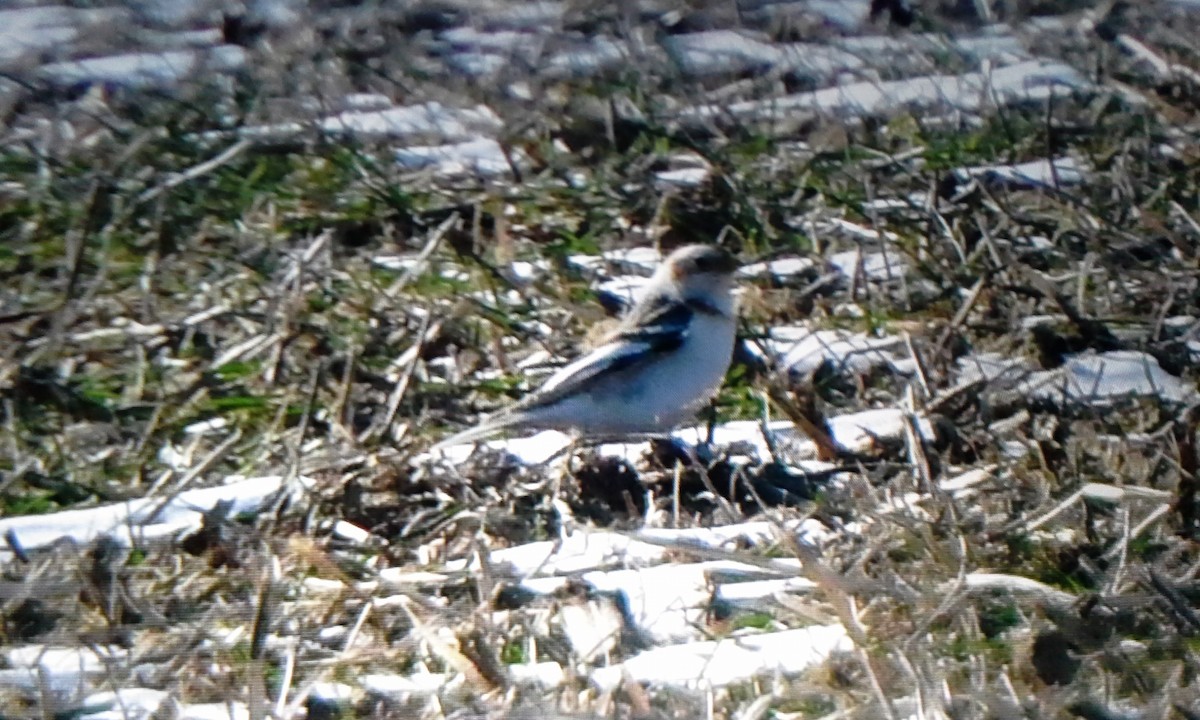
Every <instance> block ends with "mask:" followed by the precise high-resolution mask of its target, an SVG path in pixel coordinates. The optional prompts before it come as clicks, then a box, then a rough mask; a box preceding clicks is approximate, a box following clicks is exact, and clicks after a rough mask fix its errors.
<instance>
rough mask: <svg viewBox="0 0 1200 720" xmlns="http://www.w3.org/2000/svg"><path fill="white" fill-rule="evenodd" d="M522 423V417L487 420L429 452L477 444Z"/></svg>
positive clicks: (442, 442)
mask: <svg viewBox="0 0 1200 720" xmlns="http://www.w3.org/2000/svg"><path fill="white" fill-rule="evenodd" d="M520 422H521V416H520V415H506V416H503V417H497V418H492V419H490V420H485V421H483V422H482V423H480V424H479V425H476V426H475V427H473V428H471V429H470V430H463V431H462V432H460V433H455V434H454V435H451V436H450V437H448V438H445V439H444V440H440V441H439V442H438V443H437V444H435V445H434V446H433V447H431V448H430V449H429V450H430V452H438V451H440V450H444V449H446V448H448V447H450V446H451V445H465V444H466V443H470V442H475V441H476V440H482V439H484V438H486V437H488V436H490V435H495V434H496V433H498V432H500V431H501V430H503V429H504V428H506V427H511V426H512V425H516V424H519V423H520Z"/></svg>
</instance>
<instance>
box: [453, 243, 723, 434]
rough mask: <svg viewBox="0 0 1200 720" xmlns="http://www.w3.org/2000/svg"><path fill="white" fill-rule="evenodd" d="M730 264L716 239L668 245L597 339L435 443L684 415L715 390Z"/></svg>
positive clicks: (635, 424) (655, 428)
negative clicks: (532, 386) (643, 284)
mask: <svg viewBox="0 0 1200 720" xmlns="http://www.w3.org/2000/svg"><path fill="white" fill-rule="evenodd" d="M736 267H737V264H736V261H735V260H734V259H733V257H732V256H731V255H730V254H729V253H728V252H726V251H725V250H723V249H721V248H719V247H716V246H711V245H688V246H685V247H682V248H679V249H678V250H675V251H674V252H672V253H671V254H670V255H669V256H667V258H666V260H664V261H663V264H662V265H660V266H659V268H658V270H657V271H656V272H655V273H654V277H652V278H651V279H650V283H649V285H648V286H647V288H646V293H645V295H644V296H643V297H642V299H641V301H639V302H638V303H637V304H636V305H635V306H634V307H633V309H632V310H630V311H629V314H628V315H627V316H626V317H625V318H624V320H622V322H621V324H620V325H619V326H618V327H617V329H616V330H615V331H614V332H613V333H612V334H610V335H609V336H608V337H607V339H606V340H605V342H603V343H602V344H601V345H600V346H598V347H597V348H595V349H594V350H592V351H591V352H589V353H587V354H586V355H584V356H583V357H581V358H579V359H578V360H575V361H574V362H572V363H570V364H568V365H567V366H566V367H564V368H562V369H561V370H559V371H558V372H556V373H555V374H554V375H553V376H551V377H550V379H549V380H547V381H546V382H545V383H544V384H543V385H542V386H541V387H540V388H539V389H538V390H537V391H535V392H533V393H531V394H530V395H529V396H527V397H526V398H524V399H523V400H522V401H521V402H519V403H517V404H516V405H515V406H513V407H512V408H508V409H506V410H503V411H501V412H499V413H497V414H496V415H493V416H492V417H490V418H488V419H487V420H484V421H483V422H482V423H481V424H480V425H478V426H477V427H474V428H471V429H470V430H466V431H464V432H461V433H458V434H456V435H453V436H451V437H449V438H447V439H445V440H443V441H441V442H439V443H438V444H437V445H435V446H434V449H435V450H436V449H439V448H443V447H447V446H449V445H457V444H460V443H467V442H472V441H475V440H479V439H481V438H484V437H487V436H489V435H492V434H494V433H497V432H499V431H501V430H505V429H520V430H526V429H529V430H532V429H538V430H548V429H553V430H563V431H567V432H574V433H577V434H580V435H583V436H596V437H605V438H609V437H619V436H625V435H641V434H655V433H662V432H666V431H668V430H670V429H672V428H673V427H675V426H676V425H678V424H680V423H681V422H684V421H685V420H687V419H689V418H690V417H692V415H693V414H694V413H695V411H696V410H697V409H699V407H700V406H702V405H703V404H704V403H705V402H706V401H707V400H708V399H709V398H711V397H712V396H713V395H714V394H716V392H717V390H718V389H719V388H720V386H721V382H722V381H723V380H724V378H725V371H726V370H728V368H729V361H730V358H731V357H732V355H733V343H734V338H735V334H736V329H737V311H736V305H735V303H734V298H733V272H734V270H735V269H736Z"/></svg>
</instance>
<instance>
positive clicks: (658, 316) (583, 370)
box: [519, 298, 693, 409]
mask: <svg viewBox="0 0 1200 720" xmlns="http://www.w3.org/2000/svg"><path fill="white" fill-rule="evenodd" d="M692 317H693V312H692V310H691V308H689V307H688V306H687V305H683V304H681V303H678V302H673V301H671V300H668V299H666V298H663V299H662V300H661V301H659V302H656V303H654V305H653V306H652V307H651V309H650V310H649V311H647V312H646V313H645V314H643V315H641V322H639V323H638V324H636V325H631V326H629V327H622V328H620V329H618V330H617V332H616V334H614V335H613V336H612V337H610V338H609V341H608V342H607V343H606V344H604V345H601V346H600V347H598V348H596V349H595V350H593V351H592V352H590V353H588V354H587V355H585V356H583V357H581V358H579V359H578V360H576V361H575V362H573V363H571V364H569V365H567V366H566V367H564V368H563V369H562V370H559V371H558V372H557V373H556V374H555V375H554V376H553V377H551V378H550V379H549V380H548V381H546V384H545V385H543V386H542V387H541V389H539V390H538V391H537V392H535V393H534V394H533V395H531V396H529V397H528V398H527V399H526V400H525V401H524V402H522V403H521V404H520V406H519V409H528V408H533V407H539V406H545V405H550V404H553V403H555V402H558V401H559V400H561V399H562V398H564V397H566V396H568V395H572V394H574V393H575V392H578V391H580V390H581V389H582V388H585V387H586V386H588V385H592V384H593V383H594V382H597V381H600V380H602V379H603V378H605V377H611V376H613V375H615V374H618V373H621V372H625V371H627V370H629V369H630V368H633V367H636V366H638V365H641V364H643V363H646V362H650V361H651V360H653V359H654V358H656V357H658V356H659V355H661V354H662V353H665V352H671V351H672V350H677V349H678V348H679V347H680V346H681V345H683V342H684V340H685V339H686V338H687V334H688V329H689V328H690V327H691V323H692Z"/></svg>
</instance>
